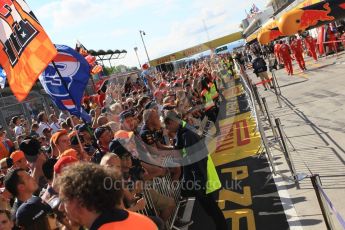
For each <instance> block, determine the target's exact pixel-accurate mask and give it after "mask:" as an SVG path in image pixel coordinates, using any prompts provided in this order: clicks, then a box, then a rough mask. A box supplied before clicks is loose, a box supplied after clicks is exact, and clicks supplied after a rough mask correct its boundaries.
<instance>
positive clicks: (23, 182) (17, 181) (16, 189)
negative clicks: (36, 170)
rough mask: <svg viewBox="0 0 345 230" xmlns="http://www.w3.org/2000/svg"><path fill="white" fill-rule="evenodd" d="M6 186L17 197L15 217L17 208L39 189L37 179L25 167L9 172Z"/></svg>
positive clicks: (13, 207) (14, 210)
mask: <svg viewBox="0 0 345 230" xmlns="http://www.w3.org/2000/svg"><path fill="white" fill-rule="evenodd" d="M4 184H5V188H6V190H7V191H9V192H10V193H11V194H12V196H13V197H14V198H15V201H14V204H13V206H12V210H11V214H12V217H13V220H14V219H15V216H16V212H17V209H18V208H19V207H20V206H21V205H22V203H23V202H25V201H27V200H28V199H30V198H31V197H32V196H33V194H34V192H36V190H37V189H38V184H37V182H36V180H35V179H34V178H33V177H31V176H30V175H29V174H28V173H27V172H26V171H25V170H24V169H15V170H13V171H10V172H9V173H7V175H6V176H5V179H4Z"/></svg>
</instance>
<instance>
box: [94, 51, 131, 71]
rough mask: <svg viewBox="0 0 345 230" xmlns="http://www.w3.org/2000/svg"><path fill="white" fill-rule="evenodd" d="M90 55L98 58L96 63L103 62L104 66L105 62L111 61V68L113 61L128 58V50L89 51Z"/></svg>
mask: <svg viewBox="0 0 345 230" xmlns="http://www.w3.org/2000/svg"><path fill="white" fill-rule="evenodd" d="M88 53H89V54H90V55H92V56H94V57H96V61H101V62H102V64H103V65H104V63H103V61H109V64H110V67H111V62H110V61H111V60H116V59H122V58H124V57H125V56H126V54H127V51H126V50H107V51H105V50H98V51H95V50H88Z"/></svg>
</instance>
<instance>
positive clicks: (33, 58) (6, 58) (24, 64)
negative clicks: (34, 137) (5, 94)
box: [0, 0, 57, 101]
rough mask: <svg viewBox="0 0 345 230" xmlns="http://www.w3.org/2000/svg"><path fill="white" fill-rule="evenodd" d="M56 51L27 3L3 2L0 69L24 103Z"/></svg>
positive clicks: (0, 12) (0, 20) (0, 7)
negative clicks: (0, 68)
mask: <svg viewBox="0 0 345 230" xmlns="http://www.w3.org/2000/svg"><path fill="white" fill-rule="evenodd" d="M56 54H57V51H56V49H55V47H54V45H53V44H52V42H51V41H50V39H49V37H48V35H47V34H46V33H45V31H44V30H43V28H42V26H41V25H40V24H39V22H38V20H37V18H36V17H35V15H34V14H33V12H32V11H31V10H30V8H29V6H28V5H27V4H26V2H25V1H24V0H1V1H0V66H2V68H3V69H4V70H5V72H6V74H7V78H8V83H9V85H10V87H11V90H12V92H13V94H14V95H15V96H16V98H17V99H18V101H23V100H24V99H25V98H26V96H27V95H28V93H29V92H30V90H31V88H32V86H33V84H34V83H35V82H36V80H37V78H38V76H39V75H40V74H41V73H42V71H43V70H44V69H45V68H46V67H47V65H48V63H49V62H50V61H51V60H52V59H53V58H54V57H55V56H56Z"/></svg>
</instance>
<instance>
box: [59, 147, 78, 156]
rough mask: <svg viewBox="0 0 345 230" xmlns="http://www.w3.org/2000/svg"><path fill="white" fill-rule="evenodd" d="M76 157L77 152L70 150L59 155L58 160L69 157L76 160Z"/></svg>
mask: <svg viewBox="0 0 345 230" xmlns="http://www.w3.org/2000/svg"><path fill="white" fill-rule="evenodd" d="M77 155H78V152H77V150H75V149H72V148H70V149H67V150H65V151H64V152H63V153H61V154H60V156H59V158H61V157H64V156H71V157H74V158H76V159H78V157H77Z"/></svg>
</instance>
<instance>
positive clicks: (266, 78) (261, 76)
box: [258, 71, 270, 81]
mask: <svg viewBox="0 0 345 230" xmlns="http://www.w3.org/2000/svg"><path fill="white" fill-rule="evenodd" d="M258 75H259V77H260V78H261V81H267V80H270V78H269V77H268V73H267V71H265V72H261V73H258Z"/></svg>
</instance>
